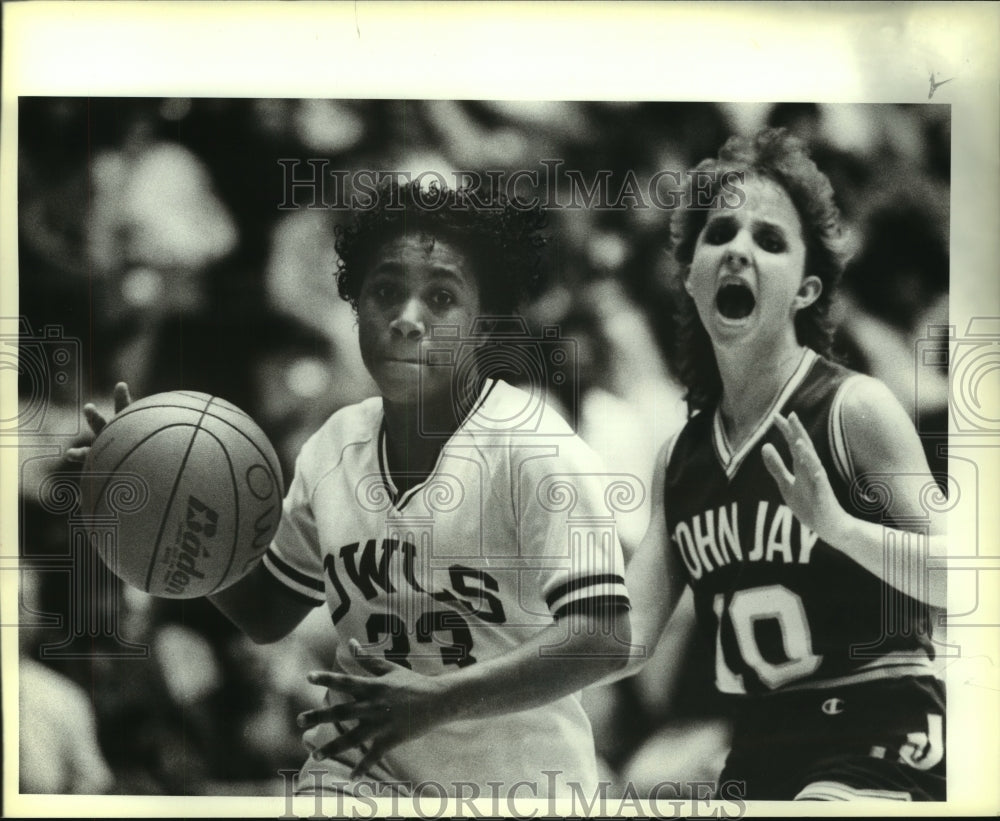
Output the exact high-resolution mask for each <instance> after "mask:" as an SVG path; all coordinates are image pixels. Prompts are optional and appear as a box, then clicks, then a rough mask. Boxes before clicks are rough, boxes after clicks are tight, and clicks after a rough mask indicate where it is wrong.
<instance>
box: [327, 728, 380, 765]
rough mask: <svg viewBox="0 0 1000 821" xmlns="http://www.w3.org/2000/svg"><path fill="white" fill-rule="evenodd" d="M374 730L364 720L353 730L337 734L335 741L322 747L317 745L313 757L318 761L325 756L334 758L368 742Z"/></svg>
mask: <svg viewBox="0 0 1000 821" xmlns="http://www.w3.org/2000/svg"><path fill="white" fill-rule="evenodd" d="M374 732H375V728H374V727H372V726H371V725H370V724H368V723H366V722H362V723H361V724H359V725H358V726H357V727H355V728H354V729H353V730H349V731H348V732H346V733H344V734H343V735H340V736H337V737H336V738H335V739H334V740H333V741H330V742H328V743H327V744H324V745H323V746H322V747H317V748H316V749H315V750H313V754H312V757H313V758H314V759H316V760H317V761H322V760H323V759H324V758H333V757H334V756H337V755H340V754H341V753H343V752H346V751H347V750H350V749H353V748H354V747H360V746H361V745H362V744H365V743H367V742H368V741H369V740H370V739H371V736H372V734H373V733H374Z"/></svg>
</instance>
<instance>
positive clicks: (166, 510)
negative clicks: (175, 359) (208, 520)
mask: <svg viewBox="0 0 1000 821" xmlns="http://www.w3.org/2000/svg"><path fill="white" fill-rule="evenodd" d="M211 403H212V399H211V397H209V400H208V402H206V403H205V407H204V408H202V412H201V416H199V417H198V422H197V424H196V425H195V428H194V432H193V433H192V434H191V441H189V442H188V446H187V450H185V451H184V458H183V459H181V464H180V467H178V468H177V475H176V477H175V478H174V486H173V487H172V488H171V489H170V496H168V497H167V504H166V507H165V508H164V511H163V518H162V519H161V520H160V529H159V531H158V532H157V534H156V544H155V545H154V546H153V555H152V556H150V559H149V567H148V568H147V570H146V586H145V588H144V590H145V592H147V593H149V586H150V582H151V581H152V578H153V568H154V567H156V557H157V556H158V555H159V553H160V539H162V538H163V531H164V529H165V528H166V526H167V518H168V516H169V514H170V508H171V507H172V506H173V503H174V496H175V494H176V493H177V488H178V487H179V486H180V483H181V476H183V475H184V468H185V467H186V466H187V460H188V457H189V456H190V455H191V448H193V447H194V440H195V439H196V438H197V437H198V431H199V430H201V420H202V419H204V418H205V411H207V410H208V406H209V405H210V404H211ZM190 410H194V409H193V408H191V409H190Z"/></svg>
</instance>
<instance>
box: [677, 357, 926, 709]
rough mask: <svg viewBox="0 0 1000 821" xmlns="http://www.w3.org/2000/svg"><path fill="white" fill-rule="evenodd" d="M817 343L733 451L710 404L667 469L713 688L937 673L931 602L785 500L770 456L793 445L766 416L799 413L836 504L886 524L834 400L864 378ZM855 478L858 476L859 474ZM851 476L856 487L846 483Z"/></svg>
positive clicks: (755, 691) (752, 690) (682, 437)
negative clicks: (843, 547)
mask: <svg viewBox="0 0 1000 821" xmlns="http://www.w3.org/2000/svg"><path fill="white" fill-rule="evenodd" d="M862 378H864V377H861V376H860V375H858V374H855V373H853V372H851V371H849V370H847V369H845V368H842V367H840V366H838V365H835V364H833V363H831V362H829V361H827V360H825V359H823V358H822V357H820V356H818V355H817V354H816V353H814V352H812V351H806V353H805V354H804V356H803V358H802V361H801V362H800V364H799V366H798V368H797V370H796V372H795V374H794V375H793V376H792V377H791V379H790V380H789V381H788V383H787V384H786V385H785V387H784V389H783V390H782V391H781V393H780V394H779V395H778V396H777V397H776V398H775V401H774V404H773V406H772V407H771V409H770V411H769V412H768V413H767V414H766V415H765V417H764V418H763V420H762V422H761V424H760V425H759V427H758V428H757V430H756V431H755V432H754V434H753V435H752V436H751V437H750V438H749V439H748V440H747V441H746V443H745V444H743V445H741V446H740V447H739V449H738V450H736V451H734V450H733V449H732V448H731V447H730V445H729V442H728V441H727V439H726V436H725V431H724V429H723V426H722V422H721V418H720V416H719V414H718V412H717V411H715V412H713V411H706V412H702V413H700V414H698V415H697V416H695V417H694V418H692V419H691V420H690V421H689V422H688V424H687V425H686V426H685V427H684V429H683V430H682V431H681V432H680V434H679V435H678V437H677V439H676V441H675V442H674V443H673V447H672V449H671V452H670V454H669V457H668V462H667V469H666V487H665V501H666V515H667V526H668V532H669V533H670V541H671V545H670V547H669V548H668V549H670V550H676V551H678V553H679V555H680V558H681V561H682V563H683V565H684V566H685V567H686V568H687V574H688V580H689V582H690V584H691V585H692V587H693V589H694V597H695V608H696V610H697V615H698V625H699V630H700V631H702V636H703V639H704V640H706V641H712V642H714V643H715V656H716V663H715V674H716V685H717V687H718V689H719V690H720V692H722V693H726V694H733V695H737V696H738V695H759V694H766V693H772V692H788V691H794V690H802V689H807V688H825V687H831V686H838V685H846V684H855V683H863V682H868V681H876V680H879V679H894V678H899V677H901V676H921V675H924V676H926V675H930V674H933V669H932V665H931V659H932V658H933V649H932V646H931V640H930V618H929V613H928V608H927V607H926V606H925V605H923V604H922V603H920V602H918V601H916V600H915V599H913V598H911V597H909V596H906V595H905V594H903V593H901V592H899V591H898V590H896V589H895V588H892V587H891V586H889V585H888V584H886V583H885V582H883V581H882V580H881V579H879V578H878V577H877V576H875V575H873V574H872V573H870V572H868V571H867V570H865V569H863V568H862V567H861V566H860V565H858V564H857V563H856V562H854V561H853V560H852V559H849V558H848V557H847V556H845V555H844V554H843V553H842V552H840V551H839V550H836V549H835V548H833V547H831V546H829V545H827V544H826V543H824V542H823V541H822V540H820V539H818V538H817V536H816V534H815V533H814V532H813V531H811V530H810V529H809V528H807V527H806V526H805V525H804V524H802V523H801V522H800V521H798V519H796V518H795V516H794V515H793V514H792V511H791V510H790V508H788V506H787V505H785V504H784V502H783V500H782V498H781V493H780V491H779V490H778V486H777V483H776V482H775V481H774V479H773V478H772V476H771V475H770V473H768V471H767V468H766V467H765V465H764V461H763V458H762V456H761V448H762V446H763V445H764V444H765V443H767V442H771V443H773V444H774V445H775V446H776V447H777V449H778V452H779V453H780V454H781V455H782V457H783V458H784V460H785V463H786V464H789V465H790V464H791V456H790V453H789V449H788V446H787V444H786V442H785V441H784V437H783V436H782V434H781V432H780V431H779V430H778V429H777V427H775V426H774V425H773V419H774V414H775V413H778V412H780V413H781V414H782V415H784V416H786V417H787V416H788V415H789V414H790V413H791V412H792V411H794V412H795V413H796V414H798V417H799V419H800V420H801V421H802V424H803V425H804V426H805V428H806V430H807V431H808V432H809V435H810V437H811V438H812V441H813V444H814V445H815V447H816V451H817V453H818V454H819V458H820V460H821V461H822V462H823V465H824V467H825V468H826V471H827V475H828V476H829V477H830V483H831V485H832V486H833V489H834V492H835V493H836V495H837V497H838V499H839V500H840V503H841V504H842V505H843V506H844V508H845V510H847V511H848V512H849V513H850V514H851V515H853V516H856V517H859V518H864V519H868V520H869V521H875V522H884V523H885V524H889V525H891V524H892V522H889V521H887V520H886V519H885V518H884V516H883V513H882V507H883V505H882V504H881V502H882V501H884V499H883V498H882V497H881V496H880V495H879V494H878V492H877V491H878V488H877V487H871V488H867V490H866V488H865V484H864V477H855V476H854V475H853V468H852V466H851V460H850V454H849V452H848V450H847V448H846V445H845V441H844V436H843V431H842V423H841V406H842V402H843V397H844V394H845V391H846V390H848V389H849V387H850V385H851V382H852V380H854V379H862ZM856 479H858V480H859V481H857V482H856ZM852 486H854V487H852Z"/></svg>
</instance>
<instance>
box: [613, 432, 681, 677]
mask: <svg viewBox="0 0 1000 821" xmlns="http://www.w3.org/2000/svg"><path fill="white" fill-rule="evenodd" d="M672 444H673V442H672V441H668V442H667V443H666V444H665V445H664V446H663V447H662V448H661V449H660V453H659V455H658V456H657V458H656V467H655V468H654V471H653V486H652V490H651V492H652V505H651V515H650V520H649V527H648V528H647V529H646V535H645V536H643V539H642V542H640V544H639V547H638V549H637V550H636V551H635V554H634V555H633V556H632V559H631V561H629V563H628V567H627V568H626V571H625V587H626V589H627V590H628V595H629V600H630V601H631V603H632V613H631V616H632V642H631V643H632V646H631V648H630V652H629V657H628V662H627V665H626V666H625V667H623V668H622V669H620V670H618V671H615V672H614V673H613V674H612V675H611V676H609V677H608V678H607V679H606V680H605V681H604V682H602V683H608V682H610V681H614V680H617V679H620V678H625V677H627V676H631V675H634V674H635V673H637V672H638V671H639V670H640V668H642V666H643V665H644V664H645V663H646V661H648V659H649V657H650V656H651V655H652V654H653V651H654V650H655V649H656V645H657V643H658V642H659V640H660V637H661V636H662V635H663V631H664V629H665V628H666V625H667V622H668V621H669V620H670V616H671V615H672V614H673V612H674V610H675V609H676V607H677V602H678V601H680V597H681V594H682V593H683V592H684V585H685V582H686V575H685V572H684V568H682V567H680V566H678V563H677V556H676V554H675V552H674V550H672V549H671V547H670V537H669V534H668V532H667V517H666V499H665V494H664V485H665V483H666V471H667V459H668V456H669V454H670V450H671V447H672Z"/></svg>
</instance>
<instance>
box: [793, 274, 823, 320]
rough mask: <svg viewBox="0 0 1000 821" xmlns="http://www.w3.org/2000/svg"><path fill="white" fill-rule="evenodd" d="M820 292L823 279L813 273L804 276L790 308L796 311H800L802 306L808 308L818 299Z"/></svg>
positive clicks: (821, 291)
mask: <svg viewBox="0 0 1000 821" xmlns="http://www.w3.org/2000/svg"><path fill="white" fill-rule="evenodd" d="M822 293H823V280H821V279H820V278H819V277H818V276H813V275H810V276H807V277H804V278H803V280H802V284H801V285H800V286H799V290H798V292H797V293H796V294H795V301H794V302H793V303H792V308H793V309H794V310H795V311H796V312H798V311H801V310H802V309H803V308H808V307H809V306H810V305H812V304H813V303H814V302H815V301H816V300H817V299H819V296H820V294H822Z"/></svg>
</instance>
